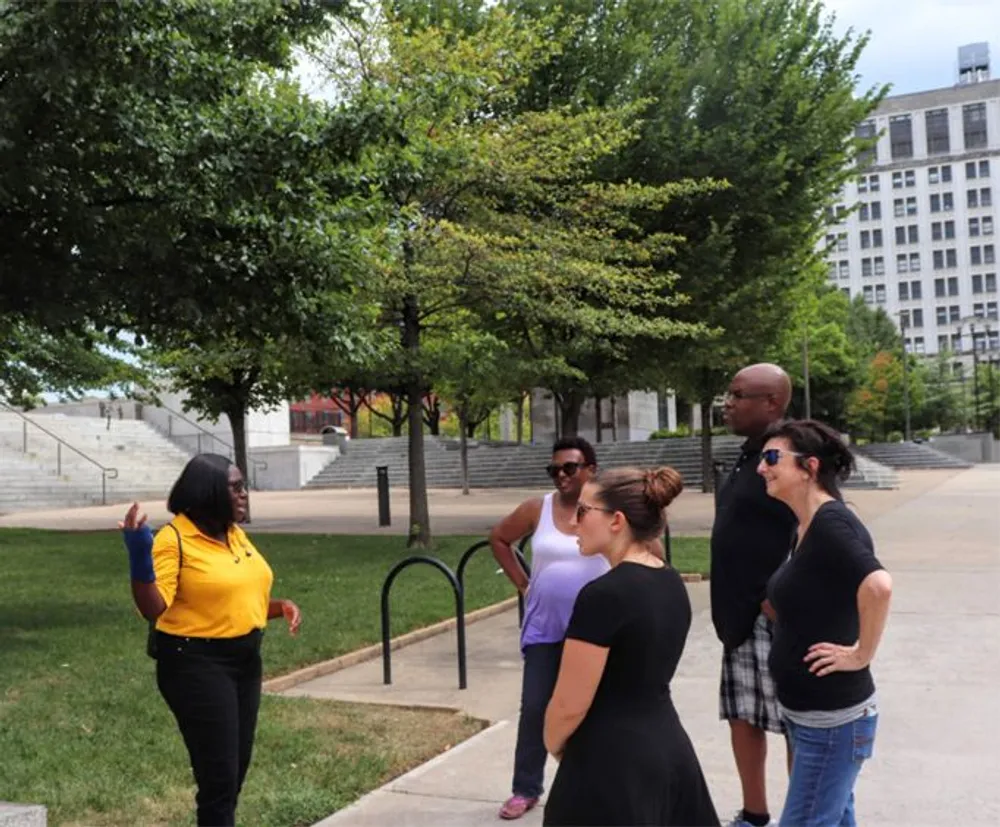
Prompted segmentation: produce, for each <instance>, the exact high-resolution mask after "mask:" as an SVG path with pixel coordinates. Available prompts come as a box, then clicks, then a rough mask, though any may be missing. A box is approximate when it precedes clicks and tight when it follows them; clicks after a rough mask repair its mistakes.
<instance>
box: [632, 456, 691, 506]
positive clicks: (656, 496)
mask: <svg viewBox="0 0 1000 827" xmlns="http://www.w3.org/2000/svg"><path fill="white" fill-rule="evenodd" d="M642 484H643V494H644V496H645V497H646V499H647V500H648V501H649V502H650V503H652V504H653V505H655V506H656V507H657V508H666V507H667V506H668V505H670V503H672V502H673V501H674V500H675V499H676V498H677V495H678V494H680V493H681V491H683V490H684V478H683V477H682V476H681V475H680V474H679V473H678V472H677V471H675V470H674V469H673V468H670V467H669V466H667V467H664V468H650V469H649V470H647V471H644V472H643V474H642Z"/></svg>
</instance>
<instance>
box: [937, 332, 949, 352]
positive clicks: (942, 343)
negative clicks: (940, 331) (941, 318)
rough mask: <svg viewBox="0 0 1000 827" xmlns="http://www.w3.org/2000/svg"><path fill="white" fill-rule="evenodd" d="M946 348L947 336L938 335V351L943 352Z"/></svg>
mask: <svg viewBox="0 0 1000 827" xmlns="http://www.w3.org/2000/svg"><path fill="white" fill-rule="evenodd" d="M947 349H948V337H947V336H938V351H939V352H942V353H943V352H944V351H946V350H947Z"/></svg>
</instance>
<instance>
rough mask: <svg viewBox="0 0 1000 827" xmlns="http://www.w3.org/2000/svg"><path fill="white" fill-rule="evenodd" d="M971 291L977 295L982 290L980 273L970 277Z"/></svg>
mask: <svg viewBox="0 0 1000 827" xmlns="http://www.w3.org/2000/svg"><path fill="white" fill-rule="evenodd" d="M972 292H973V293H974V294H975V295H979V294H980V293H982V292H983V277H982V276H980V275H975V276H973V277H972Z"/></svg>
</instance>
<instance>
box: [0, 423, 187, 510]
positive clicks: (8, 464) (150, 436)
mask: <svg viewBox="0 0 1000 827" xmlns="http://www.w3.org/2000/svg"><path fill="white" fill-rule="evenodd" d="M27 416H28V420H29V422H27V423H26V422H25V420H24V419H22V418H21V417H19V416H18V415H17V414H15V413H10V412H8V411H3V410H0V468H2V469H3V476H4V485H3V488H2V489H0V513H10V512H13V511H29V510H37V509H45V508H62V507H74V506H88V505H100V504H101V502H102V499H105V497H106V501H107V502H108V503H109V504H110V503H126V502H130V501H131V500H133V499H139V500H143V499H145V500H149V499H163V498H164V497H166V495H167V493H168V492H169V491H170V486H171V485H173V482H174V480H176V479H177V476H178V474H180V472H181V469H182V468H183V467H184V465H185V464H186V463H187V461H188V459H190V456H189V455H188V454H187V453H185V452H184V451H182V450H181V449H180V448H178V447H177V446H176V445H174V444H173V443H172V442H171V441H170V440H169V439H167V438H166V437H164V436H163V435H161V434H160V433H159V432H158V431H156V430H155V429H154V428H152V427H150V426H149V425H148V424H146V423H145V422H141V421H138V420H129V419H122V420H118V419H113V420H112V421H111V423H110V427H109V426H108V422H107V421H106V420H104V419H98V418H96V417H83V416H63V415H61V414H44V413H30V414H28V415H27ZM43 429H44V430H43ZM46 431H48V432H49V433H45V432H46ZM55 437H58V439H56V438H55ZM59 439H61V440H63V442H64V443H65V444H60V442H59ZM69 446H72V448H75V449H76V451H74V450H72V448H70V447H69ZM77 451H78V452H79V453H77ZM80 454H83V455H84V456H81V455H80ZM84 457H89V458H90V459H91V460H93V461H94V462H96V463H98V464H99V465H101V466H104V468H108V469H112V468H113V469H116V470H117V477H115V476H114V474H113V473H109V474H107V475H106V476H107V479H106V480H104V481H103V485H104V488H105V492H104V496H102V477H104V476H105V475H104V474H103V473H102V471H101V468H99V467H98V465H95V464H94V462H89V461H88V460H87V459H85V458H84Z"/></svg>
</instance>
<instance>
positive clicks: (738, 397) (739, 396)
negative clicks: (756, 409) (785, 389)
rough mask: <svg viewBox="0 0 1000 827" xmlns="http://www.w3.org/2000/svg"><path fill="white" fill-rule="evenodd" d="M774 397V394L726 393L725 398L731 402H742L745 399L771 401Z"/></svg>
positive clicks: (736, 391) (739, 391)
mask: <svg viewBox="0 0 1000 827" xmlns="http://www.w3.org/2000/svg"><path fill="white" fill-rule="evenodd" d="M772 396H774V394H773V393H751V392H750V391H741V390H735V391H726V393H725V395H724V396H723V398H724V399H725V400H726V401H727V402H729V401H736V402H742V401H743V400H744V399H770V398H771V397H772Z"/></svg>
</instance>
